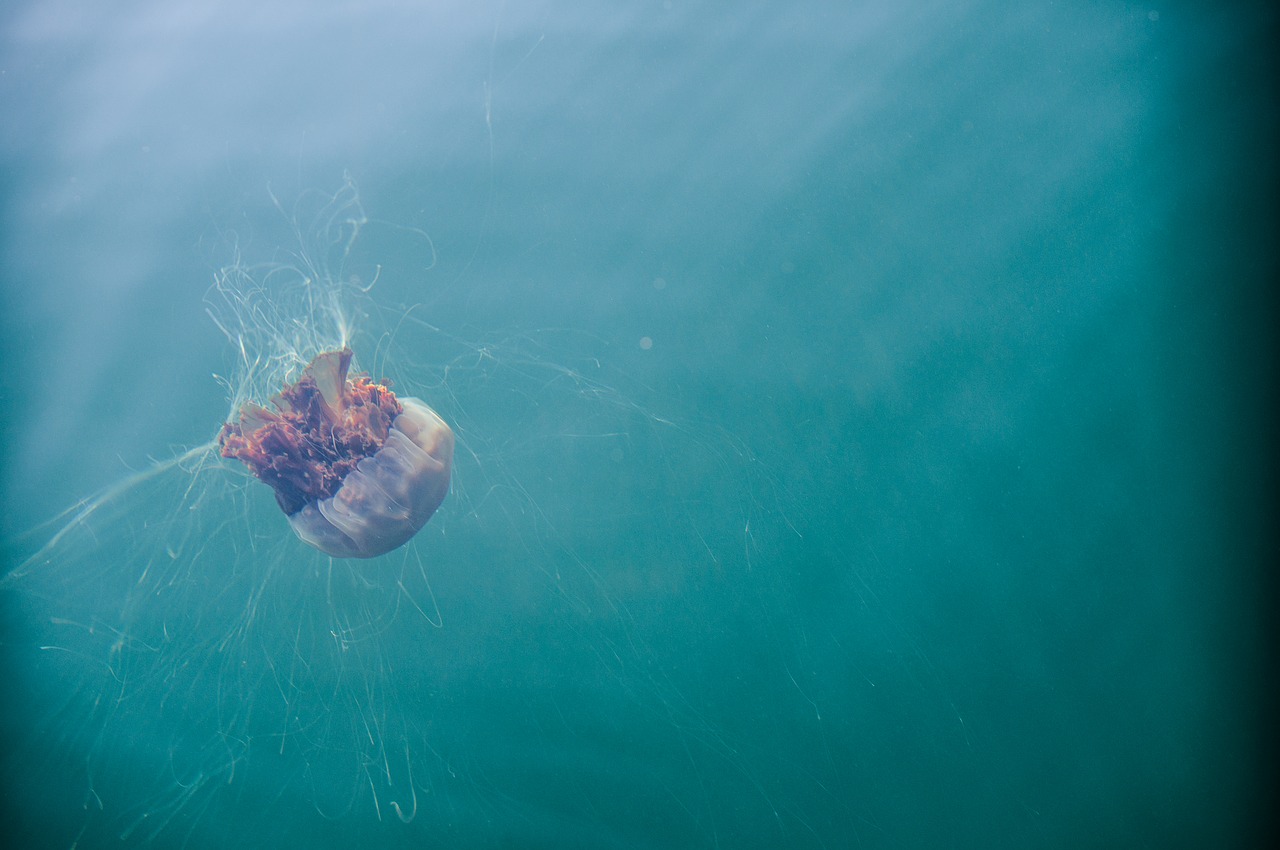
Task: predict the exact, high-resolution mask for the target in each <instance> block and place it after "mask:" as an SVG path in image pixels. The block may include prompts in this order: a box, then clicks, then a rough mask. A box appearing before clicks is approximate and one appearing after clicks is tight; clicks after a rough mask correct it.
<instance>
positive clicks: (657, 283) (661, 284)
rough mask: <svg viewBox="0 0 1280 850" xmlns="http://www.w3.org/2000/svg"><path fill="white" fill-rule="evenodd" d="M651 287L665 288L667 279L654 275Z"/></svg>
mask: <svg viewBox="0 0 1280 850" xmlns="http://www.w3.org/2000/svg"><path fill="white" fill-rule="evenodd" d="M653 288H654V289H666V288H667V281H666V279H665V278H661V277H655V278H654V279H653Z"/></svg>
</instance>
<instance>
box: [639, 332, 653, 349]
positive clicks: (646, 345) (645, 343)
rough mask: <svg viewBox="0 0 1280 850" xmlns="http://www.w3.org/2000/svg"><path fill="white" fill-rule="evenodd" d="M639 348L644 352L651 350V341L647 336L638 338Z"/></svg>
mask: <svg viewBox="0 0 1280 850" xmlns="http://www.w3.org/2000/svg"><path fill="white" fill-rule="evenodd" d="M640 348H641V349H642V350H644V351H648V350H649V349H650V348H653V340H652V339H650V338H649V337H647V336H642V337H640Z"/></svg>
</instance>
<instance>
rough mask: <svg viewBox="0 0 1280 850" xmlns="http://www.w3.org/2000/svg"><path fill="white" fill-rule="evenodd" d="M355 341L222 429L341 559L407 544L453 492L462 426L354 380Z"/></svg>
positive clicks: (279, 498)
mask: <svg viewBox="0 0 1280 850" xmlns="http://www.w3.org/2000/svg"><path fill="white" fill-rule="evenodd" d="M351 358H352V352H351V349H349V348H343V349H342V350H340V351H326V352H323V353H321V354H319V355H317V356H316V357H315V359H313V360H312V361H311V363H310V364H309V365H308V366H307V367H306V369H304V370H303V372H302V376H301V377H300V378H299V379H298V380H297V381H296V382H294V383H292V384H287V385H286V386H285V387H284V388H283V389H282V390H281V391H280V392H279V393H278V394H277V395H276V396H274V397H273V398H272V399H271V404H272V406H273V407H274V408H275V410H270V409H268V408H265V407H261V406H259V405H257V404H254V403H252V402H248V403H246V404H244V405H243V406H242V407H241V408H240V415H239V418H238V419H237V420H236V421H235V422H228V423H226V424H225V425H223V426H222V431H221V432H220V433H219V435H218V445H219V447H220V449H221V453H222V456H223V457H234V458H238V459H239V460H241V461H242V462H243V463H244V464H245V465H246V466H247V467H248V468H249V469H250V471H251V472H253V474H254V475H255V476H256V477H257V478H258V479H259V480H260V481H262V482H264V483H266V484H268V485H269V486H270V487H271V488H272V490H274V491H275V496H276V502H277V504H279V505H280V509H281V510H283V511H284V513H285V515H286V516H288V518H289V525H290V526H291V527H292V528H293V531H294V533H295V534H297V535H298V538H299V539H301V540H302V541H303V542H304V543H306V544H307V545H309V546H312V547H314V548H316V549H319V550H320V551H321V552H324V553H326V554H328V555H332V556H333V557H335V558H374V557H377V556H378V555H385V554H386V553H387V552H390V551H392V550H394V549H397V548H399V547H400V546H403V545H404V544H405V543H407V542H408V541H409V539H410V538H412V537H413V536H414V535H415V534H417V533H418V532H419V531H420V530H422V527H423V526H424V525H426V524H427V520H429V519H431V516H432V514H434V513H435V512H436V509H437V508H439V507H440V503H441V502H443V501H444V497H445V495H446V494H447V493H448V492H449V476H450V472H451V468H452V465H453V432H452V431H451V430H450V428H449V426H448V425H446V424H445V422H444V420H443V419H441V418H440V416H439V415H438V414H437V413H436V412H435V411H434V410H432V409H431V408H430V407H428V406H427V405H426V404H425V403H423V402H422V401H420V400H418V399H416V398H409V397H406V398H397V397H396V395H395V393H394V392H392V391H391V389H390V387H389V386H388V385H387V384H386V383H385V382H384V383H376V382H374V381H372V380H371V379H370V378H369V377H368V376H367V375H363V374H359V375H355V376H352V377H348V370H349V369H350V366H351Z"/></svg>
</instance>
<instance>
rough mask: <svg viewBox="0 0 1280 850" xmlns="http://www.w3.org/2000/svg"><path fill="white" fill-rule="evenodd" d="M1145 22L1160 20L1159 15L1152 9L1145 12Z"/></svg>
mask: <svg viewBox="0 0 1280 850" xmlns="http://www.w3.org/2000/svg"><path fill="white" fill-rule="evenodd" d="M1147 20H1148V21H1158V20H1160V13H1159V12H1157V11H1156V10H1155V9H1152V10H1151V11H1150V12H1147Z"/></svg>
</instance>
